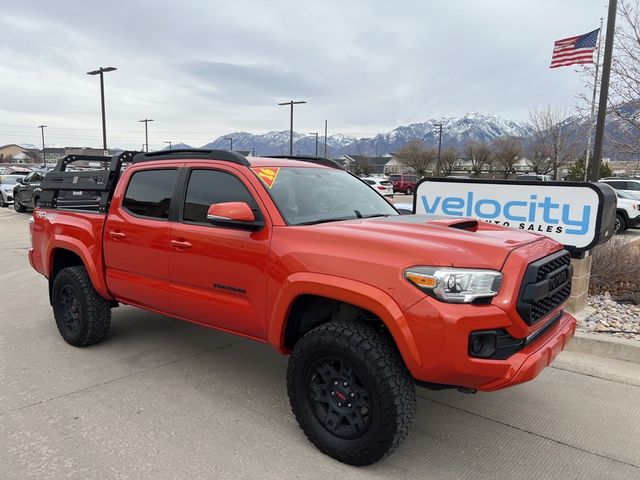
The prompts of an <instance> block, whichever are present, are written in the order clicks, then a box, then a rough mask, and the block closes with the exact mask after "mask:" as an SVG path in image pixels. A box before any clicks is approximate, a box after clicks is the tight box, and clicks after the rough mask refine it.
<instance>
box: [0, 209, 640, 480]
mask: <svg viewBox="0 0 640 480" xmlns="http://www.w3.org/2000/svg"><path fill="white" fill-rule="evenodd" d="M28 217H29V214H16V213H15V212H14V211H13V209H1V210H0V265H2V268H1V269H0V452H1V453H0V478H1V479H3V480H5V479H6V480H12V479H25V478H37V479H58V478H65V479H67V478H71V479H83V480H84V479H101V480H102V479H111V478H113V479H126V478H132V479H147V478H149V479H154V480H158V479H209V478H220V479H227V478H229V479H269V478H273V479H278V480H282V479H293V478H301V479H307V478H308V479H315V478H318V479H326V478H344V479H383V478H384V479H394V478H402V479H412V478H419V479H460V478H469V479H471V478H472V479H527V478H531V479H565V478H576V479H578V478H579V479H596V478H603V479H604V478H607V479H637V478H640V381H639V382H625V381H623V380H614V379H615V378H616V375H615V372H614V369H615V363H613V362H608V361H607V360H604V359H596V360H594V359H591V360H589V361H596V362H598V363H599V366H600V368H599V372H600V373H599V374H598V375H597V376H594V375H586V374H582V373H579V372H580V369H578V368H574V366H573V363H572V359H571V358H572V357H571V356H570V355H566V354H561V356H560V357H559V358H558V361H557V362H556V364H555V365H554V367H552V368H548V369H546V370H545V371H543V372H542V374H541V375H540V377H539V378H538V379H536V380H535V381H533V382H531V383H529V384H525V385H521V386H517V387H514V388H511V389H508V390H505V391H502V392H496V393H492V394H477V395H464V394H461V393H458V392H455V391H441V392H432V391H428V390H425V389H419V390H418V395H419V401H418V415H417V419H416V423H415V425H414V428H413V431H412V433H411V434H410V436H409V438H408V440H407V441H406V442H405V443H404V444H403V445H402V446H401V447H400V448H399V449H398V450H397V451H396V452H395V453H394V454H393V455H392V456H391V457H388V458H387V459H385V460H383V461H382V462H380V463H378V464H376V465H374V466H371V467H365V468H355V467H350V466H346V465H343V464H340V463H338V462H336V461H334V460H332V459H330V458H328V457H326V456H324V455H322V454H321V453H320V452H318V451H317V450H316V449H315V448H314V447H313V446H312V445H311V444H309V443H308V442H307V441H306V439H305V437H304V435H303V434H302V432H301V431H300V430H299V429H298V426H297V424H296V423H295V420H294V418H293V416H292V414H291V412H290V410H289V405H288V401H287V397H286V391H285V381H284V380H285V367H286V361H287V359H286V358H285V357H282V356H280V355H278V354H277V353H276V352H275V351H273V350H272V349H271V348H270V347H268V346H264V345H259V344H256V343H252V342H250V341H246V340H242V339H240V338H239V337H234V336H231V335H227V334H224V333H220V332H216V331H213V330H208V329H205V328H203V327H198V326H195V325H191V324H188V323H184V322H180V321H176V320H172V319H170V318H167V317H163V316H159V315H156V314H152V313H147V312H143V311H140V310H136V309H133V308H130V307H120V308H117V309H115V310H114V314H113V326H112V330H111V332H110V334H109V336H108V338H107V340H106V341H105V342H103V343H101V344H99V345H95V346H93V347H90V348H86V349H77V348H73V347H71V346H69V345H67V344H66V343H64V341H63V340H62V339H61V338H60V336H59V335H58V332H57V330H56V327H55V324H54V321H53V316H52V312H51V308H50V306H49V304H48V300H47V289H46V281H45V279H44V278H43V277H42V276H40V275H39V274H37V273H36V272H35V271H33V270H32V269H31V268H30V266H29V265H28V262H27V249H28V245H29V237H28V232H27V218H28ZM633 235H635V233H633ZM630 365H631V364H630ZM630 368H635V367H633V366H631V367H630ZM607 372H610V373H611V376H609V375H608V374H607ZM637 378H638V379H640V372H638V376H637Z"/></svg>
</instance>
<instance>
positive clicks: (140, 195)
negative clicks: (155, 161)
mask: <svg viewBox="0 0 640 480" xmlns="http://www.w3.org/2000/svg"><path fill="white" fill-rule="evenodd" d="M177 173H178V171H177V170H147V171H144V172H137V173H134V174H133V177H131V181H130V182H129V186H128V187H127V193H126V194H125V197H124V201H123V202H122V206H123V207H124V208H126V209H127V210H129V211H130V212H131V213H134V214H136V215H142V216H143V217H151V218H169V207H170V206H171V195H172V194H173V185H174V184H175V181H176V176H177Z"/></svg>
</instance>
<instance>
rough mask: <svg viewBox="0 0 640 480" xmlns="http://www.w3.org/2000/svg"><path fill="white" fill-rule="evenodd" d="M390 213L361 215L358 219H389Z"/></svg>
mask: <svg viewBox="0 0 640 480" xmlns="http://www.w3.org/2000/svg"><path fill="white" fill-rule="evenodd" d="M390 216H391V214H390V213H373V214H371V215H363V216H362V217H360V218H376V217H390Z"/></svg>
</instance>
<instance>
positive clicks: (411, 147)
mask: <svg viewBox="0 0 640 480" xmlns="http://www.w3.org/2000/svg"><path fill="white" fill-rule="evenodd" d="M395 156H396V158H397V159H398V161H399V162H400V163H401V164H402V165H404V166H405V167H409V168H412V169H413V170H415V171H416V172H417V173H418V174H419V175H421V176H424V175H425V174H426V173H427V171H429V167H430V166H431V165H432V164H433V162H434V161H435V160H436V159H437V158H438V151H437V150H436V149H435V148H427V147H426V146H425V144H424V142H422V141H421V140H417V139H413V140H409V142H407V143H406V144H405V145H404V146H403V147H402V148H401V149H400V150H398V151H397V152H396V155H395Z"/></svg>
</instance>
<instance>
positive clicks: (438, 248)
mask: <svg viewBox="0 0 640 480" xmlns="http://www.w3.org/2000/svg"><path fill="white" fill-rule="evenodd" d="M305 228H313V229H314V231H315V232H316V234H317V236H316V239H317V240H318V241H321V242H322V243H323V244H324V245H325V248H326V245H334V244H335V245H341V246H345V244H352V245H354V246H357V248H358V249H359V252H360V255H362V256H364V255H367V254H370V255H376V253H377V255H380V254H381V253H384V255H385V256H387V255H388V256H391V257H395V258H394V263H396V264H398V263H400V264H405V265H418V264H423V265H434V266H454V267H468V268H491V269H496V270H499V269H500V268H501V267H502V265H503V264H504V262H505V260H506V258H507V256H508V255H509V253H510V252H511V251H512V250H514V249H515V248H518V247H520V246H522V245H526V244H528V243H531V242H535V241H537V240H540V239H541V238H544V237H542V236H541V235H538V234H535V233H529V232H526V231H523V230H517V229H513V228H509V227H502V226H498V225H494V224H489V223H485V222H478V221H477V220H475V219H473V218H452V217H439V216H433V215H399V216H390V217H381V218H369V219H357V220H348V221H339V222H331V223H324V224H319V225H315V226H311V227H305ZM369 260H374V261H375V257H373V258H372V257H369Z"/></svg>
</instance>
